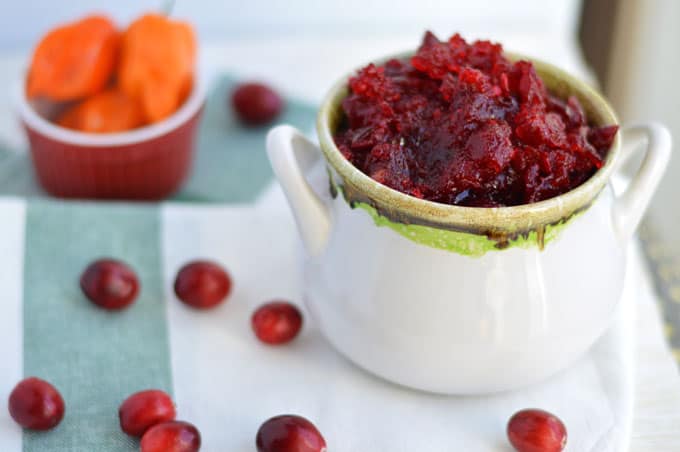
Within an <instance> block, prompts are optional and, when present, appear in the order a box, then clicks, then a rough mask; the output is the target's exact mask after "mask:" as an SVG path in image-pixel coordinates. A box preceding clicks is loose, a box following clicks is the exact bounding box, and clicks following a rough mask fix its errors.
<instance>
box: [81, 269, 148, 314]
mask: <svg viewBox="0 0 680 452" xmlns="http://www.w3.org/2000/svg"><path fill="white" fill-rule="evenodd" d="M80 288H81V289H82V290H83V293H84V294H85V296H86V297H87V298H88V299H89V300H90V301H92V302H93V303H94V304H96V305H97V306H99V307H101V308H104V309H110V310H117V309H123V308H125V307H127V306H129V305H130V304H131V303H132V302H133V301H135V298H136V297H137V293H138V292H139V280H138V279H137V275H136V274H135V272H134V271H133V270H132V269H131V268H130V267H128V266H127V265H126V264H124V263H123V262H120V261H117V260H114V259H100V260H98V261H95V262H92V263H91V264H90V265H88V266H87V268H86V269H85V271H84V272H83V275H82V276H81V277H80Z"/></svg>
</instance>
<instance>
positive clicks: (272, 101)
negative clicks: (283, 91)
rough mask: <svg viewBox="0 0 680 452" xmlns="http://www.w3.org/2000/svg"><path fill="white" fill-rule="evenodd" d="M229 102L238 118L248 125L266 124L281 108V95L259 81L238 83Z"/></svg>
mask: <svg viewBox="0 0 680 452" xmlns="http://www.w3.org/2000/svg"><path fill="white" fill-rule="evenodd" d="M231 103H232V106H233V107H234V111H236V113H237V114H238V117H239V119H240V120H241V121H242V122H244V123H245V124H249V125H262V124H267V123H269V122H271V121H273V120H274V118H276V117H277V116H278V115H279V113H281V110H283V100H282V99H281V96H279V95H278V93H277V92H276V91H274V90H273V89H271V88H270V87H268V86H267V85H263V84H261V83H244V84H242V85H239V86H238V87H237V88H236V89H235V90H234V92H233V93H232V96H231Z"/></svg>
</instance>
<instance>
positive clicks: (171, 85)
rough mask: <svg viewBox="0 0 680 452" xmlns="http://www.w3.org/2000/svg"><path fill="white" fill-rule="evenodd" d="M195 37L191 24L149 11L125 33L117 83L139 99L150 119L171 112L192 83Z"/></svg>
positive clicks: (160, 118) (151, 120) (167, 114)
mask: <svg viewBox="0 0 680 452" xmlns="http://www.w3.org/2000/svg"><path fill="white" fill-rule="evenodd" d="M195 59H196V37H195V35H194V31H193V29H192V28H191V26H190V25H189V24H187V23H184V22H178V21H173V20H170V19H168V18H167V17H165V16H162V15H159V14H146V15H144V16H142V17H140V18H139V19H137V20H135V21H134V22H132V24H130V26H129V27H128V29H127V30H126V31H125V32H124V33H123V38H122V44H121V60H120V66H119V68H118V83H119V84H120V87H121V89H122V90H123V91H124V92H125V93H127V94H128V95H129V96H131V97H133V98H136V99H138V100H139V102H140V105H141V107H142V111H143V113H144V115H145V117H146V119H147V120H148V121H149V122H157V121H160V120H162V119H164V118H166V117H168V116H170V115H171V114H172V113H173V112H175V110H177V108H178V107H179V106H180V104H181V102H182V101H183V99H184V97H185V96H186V93H187V91H188V89H187V86H189V85H191V83H192V79H193V72H194V62H195Z"/></svg>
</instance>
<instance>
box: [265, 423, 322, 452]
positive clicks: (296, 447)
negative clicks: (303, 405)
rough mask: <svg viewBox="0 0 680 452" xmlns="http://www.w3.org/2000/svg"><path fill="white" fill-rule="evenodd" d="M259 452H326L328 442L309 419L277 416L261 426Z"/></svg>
mask: <svg viewBox="0 0 680 452" xmlns="http://www.w3.org/2000/svg"><path fill="white" fill-rule="evenodd" d="M255 444H256V445H257V451H258V452H325V451H326V440H324V439H323V436H321V433H319V430H317V429H316V427H315V426H314V424H312V423H311V422H309V421H308V420H307V419H305V418H303V417H300V416H295V415H292V414H287V415H282V416H275V417H273V418H271V419H269V420H268V421H266V422H265V423H264V424H262V425H261V426H260V429H259V430H258V431H257V437H256V438H255Z"/></svg>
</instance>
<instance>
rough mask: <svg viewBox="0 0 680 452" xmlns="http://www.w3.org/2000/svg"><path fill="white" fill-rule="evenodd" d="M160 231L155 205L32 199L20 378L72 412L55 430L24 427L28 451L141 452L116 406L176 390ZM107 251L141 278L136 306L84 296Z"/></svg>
mask: <svg viewBox="0 0 680 452" xmlns="http://www.w3.org/2000/svg"><path fill="white" fill-rule="evenodd" d="M159 233H160V215H159V209H158V208H157V207H152V206H148V205H136V206H134V205H133V206H130V205H117V204H105V205H95V204H89V203H56V202H49V201H32V202H30V203H29V205H28V211H27V218H26V247H25V269H24V374H25V375H26V376H29V375H35V376H39V377H42V378H44V379H47V380H49V381H51V382H52V383H53V384H54V385H55V386H57V388H58V389H59V390H60V391H61V393H62V395H63V396H64V400H65V401H66V416H65V418H64V421H62V423H61V425H60V426H59V427H58V428H56V429H55V430H53V431H51V432H46V433H31V432H25V433H24V447H23V450H24V451H25V452H46V451H50V452H61V451H63V452H78V451H82V452H108V451H116V452H118V451H125V450H130V451H133V450H138V447H139V446H138V444H137V442H136V441H134V440H132V439H131V438H128V437H127V436H126V435H125V434H123V433H122V432H121V431H120V427H119V424H118V406H119V405H120V403H121V401H122V400H123V399H124V398H125V397H126V396H127V395H129V394H130V393H132V392H135V391H138V390H141V389H146V388H159V389H164V390H166V391H171V389H172V377H171V370H170V356H169V346H168V332H167V325H166V315H165V305H164V291H163V282H162V281H163V279H162V273H161V268H162V266H161V250H160V234H159ZM102 256H110V257H115V258H119V259H122V260H124V261H126V262H128V263H129V264H130V265H131V266H132V267H133V268H134V269H135V270H136V272H137V274H138V276H139V277H140V281H141V285H142V288H141V291H140V295H139V297H138V299H137V302H136V303H135V304H134V305H132V307H131V308H129V309H127V310H125V311H123V312H117V313H112V312H106V311H103V310H101V309H98V308H96V307H95V306H93V305H92V304H90V303H89V302H88V301H87V300H86V299H85V298H84V296H83V295H82V294H81V292H80V288H79V285H78V280H79V277H80V273H81V272H82V270H83V269H84V268H85V267H86V266H87V264H88V263H89V262H91V261H92V260H94V259H96V258H98V257H102Z"/></svg>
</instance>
